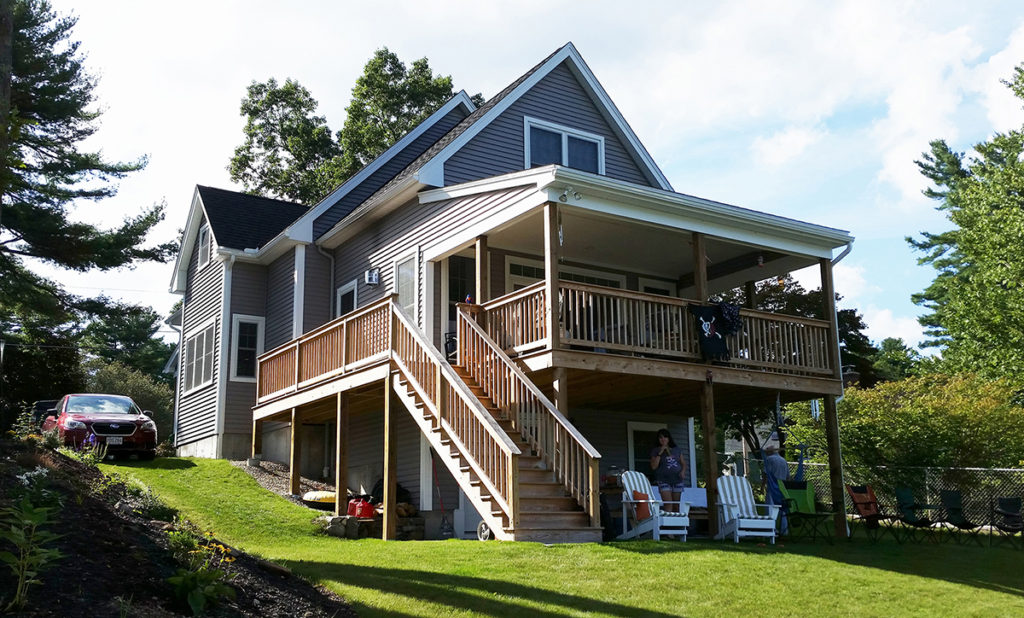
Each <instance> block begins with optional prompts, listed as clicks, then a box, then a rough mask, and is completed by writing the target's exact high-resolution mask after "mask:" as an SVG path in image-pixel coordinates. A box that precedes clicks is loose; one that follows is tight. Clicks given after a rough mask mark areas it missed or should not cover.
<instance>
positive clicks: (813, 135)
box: [750, 127, 825, 167]
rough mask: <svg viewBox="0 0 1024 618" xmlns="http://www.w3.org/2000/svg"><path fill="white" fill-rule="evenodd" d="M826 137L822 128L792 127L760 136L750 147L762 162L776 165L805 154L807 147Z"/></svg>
mask: <svg viewBox="0 0 1024 618" xmlns="http://www.w3.org/2000/svg"><path fill="white" fill-rule="evenodd" d="M823 137H825V132H824V131H822V130H820V129H814V128H804V127H790V128H788V129H785V130H783V131H778V132H776V133H773V134H772V135H770V136H768V137H758V138H756V139H755V140H754V143H753V144H751V147H750V149H751V150H752V151H753V153H754V157H755V158H756V159H757V160H758V161H759V162H761V163H763V164H765V165H768V166H772V167H776V166H779V165H782V164H784V163H788V162H789V161H790V160H792V159H794V158H796V157H798V156H800V155H801V154H803V152H804V151H805V150H807V148H809V147H810V146H812V145H813V144H815V143H817V142H819V141H820V140H821V139H822V138H823Z"/></svg>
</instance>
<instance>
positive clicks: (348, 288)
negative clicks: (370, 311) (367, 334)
mask: <svg viewBox="0 0 1024 618" xmlns="http://www.w3.org/2000/svg"><path fill="white" fill-rule="evenodd" d="M348 292H352V310H353V311H355V310H356V309H358V308H359V279H353V280H352V281H349V282H348V283H346V284H344V285H341V286H338V289H337V290H335V291H334V313H335V315H334V317H336V318H340V317H341V315H342V314H341V297H342V296H344V295H345V294H347V293H348Z"/></svg>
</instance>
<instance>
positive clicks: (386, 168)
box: [313, 106, 466, 238]
mask: <svg viewBox="0 0 1024 618" xmlns="http://www.w3.org/2000/svg"><path fill="white" fill-rule="evenodd" d="M465 117H466V112H465V110H463V108H462V107H461V106H458V107H456V108H455V109H453V110H452V111H450V112H448V113H447V114H446V115H445V116H444V117H443V118H441V119H440V120H438V121H437V122H436V123H435V124H434V126H432V127H430V128H429V129H427V130H426V131H424V132H423V135H421V136H419V137H418V138H416V139H415V140H413V142H412V143H411V144H409V145H408V146H406V147H405V148H404V149H402V151H401V152H399V153H398V154H397V155H395V156H394V157H393V158H392V159H391V160H390V161H388V162H387V163H386V164H384V165H383V166H381V168H380V169H379V170H377V171H376V172H374V173H373V174H370V177H369V178H367V179H366V180H364V181H363V182H361V183H360V184H359V186H357V187H355V188H354V189H352V190H351V191H349V192H348V194H346V195H345V196H344V197H342V198H341V199H340V200H339V201H338V203H337V204H335V205H334V206H332V207H331V208H330V209H328V210H327V212H325V213H324V214H322V215H320V216H319V217H317V219H316V221H314V222H313V238H319V237H320V236H321V235H322V234H323V233H324V232H326V231H327V230H329V229H331V227H333V226H334V224H335V223H337V222H338V221H340V220H341V219H342V218H343V217H344V216H345V215H347V214H348V213H350V212H352V211H353V210H354V209H355V208H356V207H357V206H359V205H360V204H362V203H363V201H365V200H366V198H368V197H370V196H371V195H373V194H374V193H376V192H377V190H378V189H380V188H381V187H383V186H384V185H385V184H387V182H388V181H389V180H391V179H392V178H394V177H395V175H396V174H398V173H399V172H401V171H402V170H403V169H405V168H406V167H407V166H408V165H409V164H410V163H412V162H413V161H414V160H416V158H417V157H418V156H420V155H421V154H423V152H424V151H426V150H427V148H429V147H430V146H431V145H432V144H433V143H434V142H436V141H437V140H439V139H440V138H441V137H442V136H444V134H445V133H447V132H448V131H450V130H451V129H452V127H454V126H455V125H457V124H459V122H460V121H461V120H462V119H463V118H465Z"/></svg>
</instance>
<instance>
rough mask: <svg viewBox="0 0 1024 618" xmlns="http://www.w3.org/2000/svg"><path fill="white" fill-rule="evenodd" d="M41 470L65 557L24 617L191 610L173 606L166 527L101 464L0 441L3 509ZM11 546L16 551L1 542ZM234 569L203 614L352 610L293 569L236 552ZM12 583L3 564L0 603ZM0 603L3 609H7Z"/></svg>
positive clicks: (32, 595)
mask: <svg viewBox="0 0 1024 618" xmlns="http://www.w3.org/2000/svg"><path fill="white" fill-rule="evenodd" d="M39 467H42V468H45V469H47V470H48V473H47V474H46V476H47V477H48V479H49V488H50V490H52V491H55V492H57V493H58V494H59V495H60V497H61V502H62V504H63V506H62V507H61V508H60V510H59V513H58V514H57V516H56V519H57V522H56V523H55V524H54V525H52V526H49V529H50V530H52V531H53V532H56V533H58V534H62V535H63V536H62V537H61V538H59V539H58V540H56V541H55V542H54V543H52V545H51V546H52V547H54V548H56V549H58V550H60V552H61V554H62V557H61V558H60V559H59V560H58V561H56V562H55V563H53V567H52V568H50V569H48V570H46V571H44V572H43V573H42V574H41V576H40V577H39V579H41V580H42V584H41V585H38V586H33V587H31V589H30V591H29V593H28V604H27V606H26V607H25V609H24V611H22V612H21V613H19V614H15V615H19V616H62V617H77V616H83V617H85V616H88V617H96V616H140V617H142V616H145V617H147V618H148V617H153V618H163V617H176V616H190V615H192V613H191V611H188V610H185V612H184V613H183V612H182V610H181V608H177V607H175V606H174V605H173V604H172V588H171V585H170V584H169V583H168V582H167V578H168V577H170V576H172V575H174V574H175V571H176V570H177V568H178V565H177V564H176V563H175V562H174V560H173V558H172V556H171V553H170V552H169V550H168V548H167V533H166V532H167V530H168V529H169V528H170V527H171V525H170V524H168V523H167V522H164V521H158V520H150V519H146V518H143V517H141V516H139V515H138V514H137V513H136V512H135V509H134V508H133V505H132V504H131V503H130V499H131V498H130V496H129V495H128V493H126V492H125V488H124V486H123V485H119V484H117V483H109V482H107V481H105V477H104V476H103V474H102V473H101V472H100V471H99V470H98V469H96V468H94V467H91V466H87V465H84V464H82V463H80V462H78V461H76V460H73V459H70V458H68V457H65V456H64V455H62V454H60V453H57V452H55V451H52V450H48V449H43V448H39V447H33V446H28V445H26V444H24V443H21V442H17V441H13V440H12V441H0V508H4V507H7V506H9V505H10V504H11V496H12V492H13V493H16V492H17V491H18V490H19V488H20V487H22V482H21V481H20V480H19V479H18V478H17V477H18V475H24V474H25V472H28V471H32V470H35V469H37V468H39ZM0 549H6V550H8V551H11V550H13V548H12V547H9V546H6V547H5V546H3V542H0ZM233 555H236V556H237V557H236V560H235V561H234V562H233V563H231V565H230V573H231V574H232V576H233V577H232V579H231V580H230V581H229V582H228V583H229V585H230V586H231V587H232V588H234V589H235V591H236V594H237V597H236V598H235V599H234V600H227V599H225V600H222V601H221V602H220V603H218V604H217V605H216V606H214V607H213V608H212V609H210V610H208V611H207V613H206V615H208V616H215V617H228V616H253V617H256V616H260V617H263V616H282V617H284V616H288V617H293V616H298V617H303V618H305V617H309V618H319V617H330V616H339V617H341V616H354V615H355V612H354V611H353V610H352V609H351V608H350V607H349V606H348V605H347V604H346V603H345V602H344V601H343V600H342V599H341V598H340V597H338V596H336V595H334V594H332V593H330V592H328V591H326V590H323V589H319V588H316V587H314V586H312V585H311V584H310V583H309V582H307V581H305V580H303V579H301V578H299V577H297V576H294V575H292V574H290V573H289V572H288V571H287V569H284V568H283V567H280V566H278V565H274V564H271V563H267V562H265V561H263V560H260V559H258V558H255V557H253V556H249V555H247V554H244V553H241V552H238V551H237V550H234V551H233ZM15 584H16V580H15V579H14V575H13V573H12V572H11V570H10V569H9V568H7V565H6V564H0V602H2V603H3V605H6V602H7V601H8V600H9V599H10V597H11V595H12V594H13V591H14V589H15ZM3 605H0V610H2V609H3Z"/></svg>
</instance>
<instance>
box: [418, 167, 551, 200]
mask: <svg viewBox="0 0 1024 618" xmlns="http://www.w3.org/2000/svg"><path fill="white" fill-rule="evenodd" d="M557 168H558V166H557V165H545V166H544V167H535V168H532V169H528V170H523V171H521V172H512V173H510V174H502V175H501V176H491V177H490V178H483V179H481V180H471V181H469V182H464V183H462V184H458V185H452V186H450V187H441V188H440V189H431V190H429V191H423V192H421V193H420V194H419V199H420V204H429V203H431V202H443V201H444V200H450V199H453V198H457V197H466V196H468V195H476V194H478V193H487V192H489V191H500V190H502V189H511V188H512V187H522V186H525V185H531V184H535V185H537V186H538V187H543V186H546V185H548V184H550V183H551V182H552V181H554V180H555V169H557Z"/></svg>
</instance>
